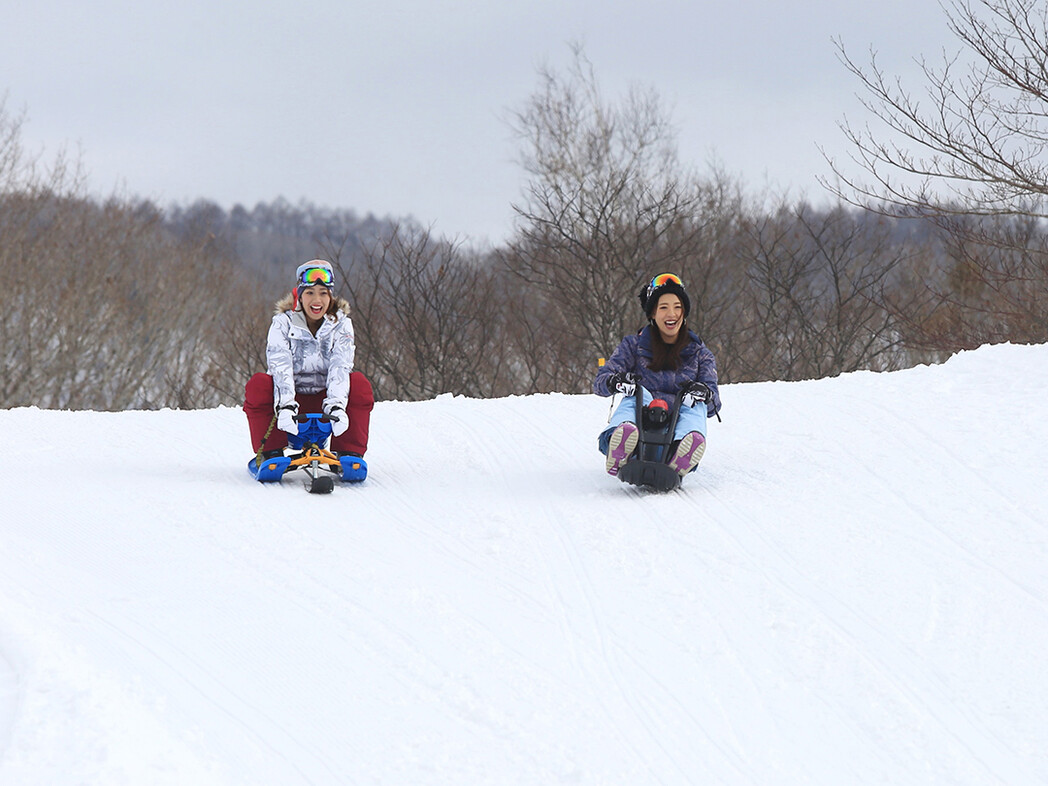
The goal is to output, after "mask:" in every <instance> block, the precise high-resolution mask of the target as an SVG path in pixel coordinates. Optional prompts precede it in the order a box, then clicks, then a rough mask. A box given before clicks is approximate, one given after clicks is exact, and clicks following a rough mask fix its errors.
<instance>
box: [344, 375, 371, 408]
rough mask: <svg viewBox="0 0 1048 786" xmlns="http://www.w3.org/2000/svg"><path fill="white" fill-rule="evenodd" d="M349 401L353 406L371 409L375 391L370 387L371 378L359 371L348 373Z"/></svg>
mask: <svg viewBox="0 0 1048 786" xmlns="http://www.w3.org/2000/svg"><path fill="white" fill-rule="evenodd" d="M349 403H350V405H351V406H353V407H365V408H367V409H371V407H373V406H374V404H375V391H374V390H372V389H371V380H369V379H368V378H367V377H365V376H364V375H363V374H362V373H361V372H359V371H354V372H353V373H352V374H350V375H349Z"/></svg>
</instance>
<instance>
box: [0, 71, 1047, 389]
mask: <svg viewBox="0 0 1048 786" xmlns="http://www.w3.org/2000/svg"><path fill="white" fill-rule="evenodd" d="M513 122H514V131H515V133H516V135H517V138H518V141H519V144H520V150H521V155H520V159H521V162H522V165H523V166H524V168H525V170H526V172H527V175H528V179H527V185H526V187H525V191H524V193H523V194H522V196H521V198H520V200H519V201H518V202H517V203H515V204H513V205H512V206H510V205H507V210H512V211H513V212H514V215H515V228H514V231H513V233H512V235H511V237H510V238H509V239H508V240H507V241H506V242H505V243H503V244H502V245H499V246H497V247H494V248H490V247H486V248H483V249H481V248H476V247H473V246H472V245H471V244H470V242H469V241H468V239H467V240H450V239H448V238H445V237H442V236H440V235H438V234H436V233H434V232H432V231H430V230H429V229H427V228H426V227H425V226H423V225H421V224H420V223H419V222H417V221H415V220H413V219H410V218H406V219H393V218H388V217H387V218H381V219H380V218H376V217H375V216H372V215H370V214H365V215H364V216H361V215H359V214H358V213H356V212H355V211H353V210H343V209H329V208H324V207H319V206H316V205H313V204H310V203H307V202H304V203H300V204H297V205H292V204H290V203H288V202H287V201H285V200H282V199H278V200H276V201H274V202H272V203H259V204H257V205H255V206H254V207H253V208H251V209H247V208H245V207H243V206H240V205H237V206H234V207H233V208H232V209H231V210H225V209H223V208H222V207H220V206H218V205H216V204H215V203H213V202H210V201H207V200H203V199H202V200H199V201H197V202H195V203H193V204H191V205H188V206H173V207H168V208H161V207H159V206H157V205H156V204H154V203H151V202H149V201H143V200H138V199H128V198H118V197H112V198H109V199H105V200H99V199H96V198H90V197H88V196H86V195H85V190H86V189H85V184H84V182H83V179H82V178H81V177H79V176H78V174H77V171H76V167H75V162H74V163H70V162H66V161H62V160H59V161H56V162H55V163H53V164H52V165H50V166H48V167H46V168H43V167H41V166H40V165H39V163H38V162H34V161H30V160H27V157H26V155H25V153H24V151H23V149H22V147H21V144H20V137H19V130H20V120H19V119H18V118H13V117H12V116H11V115H9V114H8V113H6V111H5V110H4V107H3V105H2V104H0V292H2V297H3V304H2V305H3V307H2V309H0V342H2V344H3V346H4V360H3V368H2V374H0V407H5V408H6V407H14V406H40V407H48V408H67V409H97V410H122V409H129V408H145V409H155V408H162V407H173V408H202V407H213V406H217V405H239V404H240V403H241V402H242V398H243V385H244V383H245V381H246V380H247V379H248V377H250V376H251V374H253V373H254V372H256V371H260V370H264V369H265V358H264V348H265V337H266V332H267V329H268V325H269V321H270V318H271V316H272V311H273V303H274V301H275V300H277V299H278V298H279V297H281V296H282V295H283V294H285V293H286V292H287V291H288V289H289V288H290V284H291V282H290V278H291V275H292V273H293V271H294V268H295V266H296V265H297V264H299V263H300V262H302V261H306V260H308V259H312V258H315V257H321V258H324V259H328V260H330V261H331V262H332V263H333V264H334V266H335V268H336V270H337V271H338V287H337V294H339V295H342V296H344V297H345V298H346V299H347V300H348V301H349V302H350V304H351V307H352V318H353V323H354V327H355V330H356V337H357V356H356V366H357V368H358V369H359V370H361V371H363V372H364V373H365V374H367V375H368V376H369V377H370V378H371V380H372V383H373V385H374V388H375V391H376V395H377V396H378V398H379V399H384V400H390V399H400V400H417V399H424V398H430V397H433V396H436V395H439V394H443V393H453V394H461V395H466V396H474V397H496V396H505V395H511V394H530V393H543V392H550V391H560V392H565V393H583V392H587V391H589V389H590V384H591V381H592V378H593V375H594V373H595V370H596V363H597V358H598V357H602V356H607V355H609V354H610V353H611V352H612V351H613V350H614V348H615V346H616V345H617V344H618V342H619V340H620V339H621V338H622V337H623V336H624V335H626V334H628V333H630V332H633V331H636V330H637V329H639V328H640V327H641V326H642V325H643V315H642V313H641V310H640V307H639V302H638V299H637V293H638V291H639V289H640V287H641V286H642V284H643V282H644V281H646V280H647V279H649V278H650V277H651V276H652V275H654V274H656V273H659V272H663V271H673V272H676V273H678V274H680V275H681V277H682V278H683V280H684V282H685V285H686V286H687V288H688V291H689V293H690V294H691V298H692V303H693V308H692V314H691V317H690V319H689V327H690V328H691V329H692V330H694V331H695V332H696V333H698V334H699V335H700V336H701V337H702V338H703V340H704V341H705V342H706V343H707V344H708V345H709V346H710V348H711V349H712V350H713V351H714V353H715V354H716V356H717V361H718V368H719V371H720V378H721V382H722V383H735V382H754V381H763V380H799V379H809V378H819V377H827V376H833V375H837V374H841V373H845V372H850V371H856V370H861V369H871V370H877V371H887V370H894V369H901V368H906V367H910V366H913V365H916V364H919V363H930V362H939V361H942V360H944V359H945V358H947V357H949V356H950V355H951V354H953V353H955V352H957V351H959V350H962V349H969V348H974V347H977V346H980V345H981V344H984V343H995V342H1002V341H1013V342H1038V343H1039V342H1044V341H1046V340H1048V297H1046V293H1048V265H1046V262H1045V260H1046V254H1045V248H1046V245H1045V242H1046V239H1048V235H1046V232H1045V227H1044V225H1043V222H1042V221H1041V220H1040V219H1038V218H1035V217H1021V216H1020V217H972V216H965V215H963V214H960V213H958V214H956V215H950V216H948V217H943V216H942V215H941V214H939V215H935V216H932V215H922V214H920V213H918V212H914V213H913V214H912V215H899V214H896V215H894V216H889V215H886V214H884V213H882V212H878V211H873V210H867V209H862V208H858V207H855V206H850V205H848V204H846V203H845V202H838V203H836V204H833V205H831V206H827V207H816V206H813V205H811V204H809V203H808V202H806V201H804V200H792V199H790V198H789V197H788V196H774V195H769V194H767V193H762V194H752V193H748V192H747V189H746V186H745V184H744V183H741V182H739V181H738V180H737V179H735V178H732V177H730V176H728V175H726V174H725V173H723V172H720V171H717V170H711V171H707V172H703V173H696V172H694V171H693V170H692V169H691V168H689V167H687V166H685V165H684V164H682V163H681V162H680V161H679V160H678V158H677V154H676V146H675V139H674V137H673V132H672V125H671V123H669V121H668V118H666V116H665V115H664V113H663V112H662V111H661V109H660V106H659V102H658V100H657V96H655V95H654V94H653V93H650V92H648V93H644V92H633V93H631V94H630V95H629V96H628V97H627V98H626V99H624V100H622V101H621V102H618V103H610V102H606V101H604V99H602V98H601V96H600V93H599V90H597V89H596V82H595V79H594V77H593V74H592V72H591V71H589V70H587V64H586V62H585V60H584V59H583V58H578V59H577V60H576V62H575V66H574V67H573V69H572V70H571V71H570V72H569V73H568V74H567V75H558V74H555V73H551V72H543V74H542V80H541V87H540V88H539V89H538V90H537V91H536V92H535V94H533V95H532V96H531V97H530V99H529V100H528V101H527V102H526V103H525V104H524V105H523V106H522V107H521V108H520V110H519V111H518V112H517V113H516V114H515V115H514V120H513Z"/></svg>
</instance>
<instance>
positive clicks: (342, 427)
mask: <svg viewBox="0 0 1048 786" xmlns="http://www.w3.org/2000/svg"><path fill="white" fill-rule="evenodd" d="M326 414H327V419H328V420H330V421H331V435H332V436H333V437H341V436H342V435H343V434H345V433H346V429H347V428H349V418H348V417H346V410H344V409H342V407H332V408H331V409H329V410H328V411H327V413H326Z"/></svg>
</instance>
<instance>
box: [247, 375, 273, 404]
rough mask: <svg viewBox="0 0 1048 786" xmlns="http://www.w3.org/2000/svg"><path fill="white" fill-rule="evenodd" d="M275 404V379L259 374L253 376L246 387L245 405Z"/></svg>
mask: <svg viewBox="0 0 1048 786" xmlns="http://www.w3.org/2000/svg"><path fill="white" fill-rule="evenodd" d="M267 401H268V402H269V403H270V404H272V403H273V377H271V376H270V375H269V374H263V373H262V372H259V373H257V374H254V375H252V377H251V379H249V380H248V381H247V384H246V385H244V403H245V404H264V403H266V402H267Z"/></svg>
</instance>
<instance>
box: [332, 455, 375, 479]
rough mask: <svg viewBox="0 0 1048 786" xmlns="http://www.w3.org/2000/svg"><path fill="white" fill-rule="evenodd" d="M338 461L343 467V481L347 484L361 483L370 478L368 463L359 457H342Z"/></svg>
mask: <svg viewBox="0 0 1048 786" xmlns="http://www.w3.org/2000/svg"><path fill="white" fill-rule="evenodd" d="M338 461H339V463H340V464H341V465H342V480H344V481H346V482H347V483H360V481H362V480H364V478H366V477H367V476H368V463H367V462H366V461H364V459H362V458H360V457H359V456H342V457H340V458H339V460H338Z"/></svg>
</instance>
